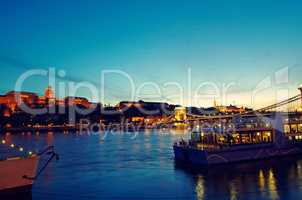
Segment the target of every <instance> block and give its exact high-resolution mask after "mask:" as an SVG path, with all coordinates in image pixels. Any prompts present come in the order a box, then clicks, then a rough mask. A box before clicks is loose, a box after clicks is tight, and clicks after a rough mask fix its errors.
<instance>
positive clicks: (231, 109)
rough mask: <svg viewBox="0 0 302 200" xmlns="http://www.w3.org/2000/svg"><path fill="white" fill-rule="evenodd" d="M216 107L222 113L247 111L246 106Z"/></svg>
mask: <svg viewBox="0 0 302 200" xmlns="http://www.w3.org/2000/svg"><path fill="white" fill-rule="evenodd" d="M216 109H218V110H219V112H221V113H243V112H245V111H246V109H245V108H244V107H237V106H233V105H229V106H216Z"/></svg>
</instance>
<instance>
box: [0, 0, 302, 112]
mask: <svg viewBox="0 0 302 200" xmlns="http://www.w3.org/2000/svg"><path fill="white" fill-rule="evenodd" d="M301 10H302V2H301V1H299V0H296V1H295V0H287V1H278V0H259V1H258V0H253V1H242V0H237V1H230V0H228V1H218V0H208V1H205V0H196V1H176V0H173V1H168V0H167V1H164V0H162V1H142V0H137V1H126V0H121V1H114V0H108V1H101V0H95V1H93V0H88V1H87V0H86V1H80V0H76V1H64V2H61V1H59V0H58V1H57V0H51V1H41V0H36V1H34V0H7V1H4V0H2V1H1V3H0V27H1V31H0V67H1V68H0V78H1V86H0V91H1V93H5V92H7V91H9V90H13V89H14V85H15V82H16V80H17V79H18V77H19V76H20V75H21V74H22V73H24V72H25V71H26V70H29V69H48V68H49V67H55V68H56V69H57V70H64V71H65V72H66V79H67V80H71V81H88V82H91V83H93V84H95V85H96V86H97V87H98V88H99V85H97V84H99V83H100V73H101V70H117V69H118V70H123V71H124V72H125V73H127V74H129V76H131V77H132V78H133V80H134V82H135V85H136V87H139V86H140V85H141V84H142V83H144V82H154V83H156V84H158V85H159V86H160V88H161V89H162V91H163V94H162V98H160V97H154V98H153V97H152V94H153V93H156V92H154V88H153V89H152V87H150V88H148V87H146V88H145V89H144V93H143V94H144V95H145V97H144V95H143V96H142V99H145V100H152V101H169V102H171V103H183V104H185V105H189V104H192V105H197V106H208V105H211V102H212V99H211V98H209V99H204V101H203V100H201V101H200V102H193V103H189V102H187V101H186V100H185V101H184V102H181V101H180V100H178V99H177V98H174V99H173V98H170V96H173V95H177V93H178V90H177V89H176V88H165V87H164V86H163V84H164V83H166V82H171V81H172V82H178V83H179V84H181V85H182V86H183V88H184V90H185V93H188V92H189V91H188V90H190V89H188V77H187V73H188V69H189V68H190V69H191V72H192V89H191V92H193V91H194V88H196V87H197V86H198V85H199V84H201V83H204V82H206V81H207V82H211V83H215V84H216V85H218V86H220V85H222V84H229V83H232V82H234V84H235V85H234V86H233V87H232V88H231V89H230V93H229V94H228V98H227V101H226V102H225V103H234V104H237V105H248V106H261V105H266V104H269V103H271V102H273V101H274V100H275V99H276V98H274V94H275V92H274V91H275V89H276V88H283V89H284V88H289V89H290V93H291V94H296V93H298V90H296V88H297V86H298V85H299V84H300V83H302V76H301V74H302V65H301V62H302V39H301V37H302V12H301ZM285 67H288V72H289V76H288V82H287V83H285V82H284V81H283V82H282V81H281V85H279V84H277V83H275V82H276V81H275V80H276V72H277V74H278V71H280V70H281V71H282V70H283V71H284V69H285ZM268 77H269V78H272V81H273V82H272V86H273V87H272V88H273V89H272V88H270V89H268V90H267V91H264V92H262V94H259V100H257V103H256V104H255V103H251V100H250V99H251V95H250V94H251V91H253V90H255V88H256V87H257V85H258V84H259V82H260V81H262V80H264V79H266V78H268ZM277 82H278V81H277ZM279 82H280V81H279ZM46 86H47V80H46V79H45V78H44V79H43V78H41V77H40V78H39V77H34V78H32V79H30V80H28V81H27V82H26V84H25V87H24V90H27V91H33V92H37V93H39V94H42V93H43V90H44V88H45V87H46ZM106 88H107V90H108V91H107V92H105V93H106V94H107V95H106V102H107V103H112V104H114V103H116V102H118V101H119V100H129V99H128V98H129V89H128V88H129V81H128V80H126V79H125V78H124V77H121V76H120V77H119V76H117V75H114V76H108V79H107V80H106ZM109 90H110V91H109ZM210 90H211V89H209V90H208V89H207V88H204V93H211V91H210ZM193 93H194V92H193ZM78 95H82V96H86V95H87V92H85V91H79V94H78ZM165 97H168V98H167V99H169V100H167V99H166V98H165ZM185 99H186V97H185ZM217 100H218V101H222V100H221V99H220V98H219V97H217Z"/></svg>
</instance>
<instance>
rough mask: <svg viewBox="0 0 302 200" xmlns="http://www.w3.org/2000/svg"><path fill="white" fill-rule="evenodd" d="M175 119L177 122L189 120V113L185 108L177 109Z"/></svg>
mask: <svg viewBox="0 0 302 200" xmlns="http://www.w3.org/2000/svg"><path fill="white" fill-rule="evenodd" d="M175 119H176V120H177V121H185V120H186V119H187V111H186V108H185V107H176V108H175Z"/></svg>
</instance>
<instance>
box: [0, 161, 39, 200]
mask: <svg viewBox="0 0 302 200" xmlns="http://www.w3.org/2000/svg"><path fill="white" fill-rule="evenodd" d="M38 163H39V157H38V156H34V157H30V158H17V159H10V160H4V161H0V195H9V194H15V193H19V192H22V193H23V192H29V191H30V190H31V187H32V185H33V183H34V180H31V179H27V178H24V176H27V177H35V175H36V171H37V167H38Z"/></svg>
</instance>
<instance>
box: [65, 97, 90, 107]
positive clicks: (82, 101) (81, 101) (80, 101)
mask: <svg viewBox="0 0 302 200" xmlns="http://www.w3.org/2000/svg"><path fill="white" fill-rule="evenodd" d="M64 102H65V105H67V106H74V105H81V106H84V107H86V108H88V107H90V106H91V103H90V102H89V101H88V99H86V98H84V97H70V96H69V97H65V99H64Z"/></svg>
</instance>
